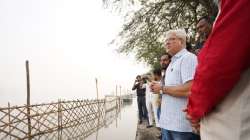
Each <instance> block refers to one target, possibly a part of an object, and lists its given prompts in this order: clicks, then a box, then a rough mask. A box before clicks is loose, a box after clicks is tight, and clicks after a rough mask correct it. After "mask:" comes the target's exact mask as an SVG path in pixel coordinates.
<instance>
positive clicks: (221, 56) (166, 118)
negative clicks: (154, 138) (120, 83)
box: [132, 0, 250, 140]
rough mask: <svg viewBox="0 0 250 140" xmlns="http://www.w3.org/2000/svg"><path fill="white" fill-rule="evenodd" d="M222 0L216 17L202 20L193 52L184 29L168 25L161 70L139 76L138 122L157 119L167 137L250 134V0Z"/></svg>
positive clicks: (220, 139) (186, 139)
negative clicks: (169, 28)
mask: <svg viewBox="0 0 250 140" xmlns="http://www.w3.org/2000/svg"><path fill="white" fill-rule="evenodd" d="M217 2H218V5H219V13H218V16H217V18H216V20H215V21H214V22H212V20H211V18H209V17H208V16H204V17H202V18H200V19H199V20H198V23H197V26H196V28H197V34H198V36H197V37H196V40H197V43H196V45H195V46H194V47H193V48H194V50H193V51H191V50H190V49H188V48H187V47H188V46H187V40H186V39H187V33H186V31H185V30H182V29H174V30H169V31H168V32H167V33H166V41H165V49H166V54H164V55H163V56H162V57H161V59H160V65H161V69H159V70H158V69H155V70H153V72H152V74H146V75H138V76H137V77H136V80H135V83H134V86H133V88H132V89H133V90H136V93H137V102H138V110H139V123H142V121H143V120H147V122H148V126H147V127H152V126H153V120H155V127H157V128H159V129H160V130H161V136H159V137H160V139H162V140H199V139H201V140H249V139H250V133H249V132H250V109H249V107H250V69H249V66H250V59H249V56H250V41H249V38H248V33H250V28H249V27H248V26H247V25H248V23H250V16H249V15H248V13H249V8H250V1H248V0H241V1H237V0H220V1H217Z"/></svg>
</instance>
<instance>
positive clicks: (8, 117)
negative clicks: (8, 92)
mask: <svg viewBox="0 0 250 140" xmlns="http://www.w3.org/2000/svg"><path fill="white" fill-rule="evenodd" d="M8 119H9V124H8V126H9V134H10V133H11V126H10V103H9V102H8ZM10 140H11V135H10Z"/></svg>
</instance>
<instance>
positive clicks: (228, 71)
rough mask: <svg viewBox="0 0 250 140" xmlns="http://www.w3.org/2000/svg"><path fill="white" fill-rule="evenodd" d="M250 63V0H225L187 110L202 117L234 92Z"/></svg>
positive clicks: (200, 60) (194, 117) (202, 52)
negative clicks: (233, 89)
mask: <svg viewBox="0 0 250 140" xmlns="http://www.w3.org/2000/svg"><path fill="white" fill-rule="evenodd" d="M249 66H250V0H221V12H220V15H219V17H218V19H217V21H216V23H215V25H214V27H213V30H212V32H211V34H210V36H209V38H208V40H207V41H206V43H205V46H204V48H203V49H202V50H201V52H200V54H199V56H198V66H197V69H196V73H195V77H194V81H193V85H192V88H191V95H190V96H189V100H188V106H187V113H188V114H189V115H190V116H191V117H192V118H193V119H200V118H201V117H203V116H205V115H206V114H207V113H209V112H210V111H211V110H212V109H213V107H215V106H216V105H217V104H218V103H220V102H221V101H222V100H223V98H224V97H225V96H226V95H227V94H228V93H230V91H231V90H232V88H233V87H234V86H235V85H236V84H237V82H238V81H239V79H240V75H241V73H242V72H243V71H244V70H245V69H247V68H248V67H249Z"/></svg>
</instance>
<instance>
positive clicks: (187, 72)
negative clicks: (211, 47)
mask: <svg viewBox="0 0 250 140" xmlns="http://www.w3.org/2000/svg"><path fill="white" fill-rule="evenodd" d="M196 66H197V57H196V56H195V55H194V54H191V53H188V54H187V55H185V56H184V58H183V59H182V62H181V79H182V83H183V84H184V83H186V82H187V81H190V80H193V79H194V73H195V68H196Z"/></svg>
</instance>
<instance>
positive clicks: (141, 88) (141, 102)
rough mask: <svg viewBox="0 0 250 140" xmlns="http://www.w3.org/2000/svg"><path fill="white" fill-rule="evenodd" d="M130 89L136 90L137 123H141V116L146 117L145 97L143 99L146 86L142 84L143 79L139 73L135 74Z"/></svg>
mask: <svg viewBox="0 0 250 140" xmlns="http://www.w3.org/2000/svg"><path fill="white" fill-rule="evenodd" d="M132 90H136V94H137V104H138V111H139V123H140V124H141V123H142V120H143V118H144V119H147V118H148V117H147V114H148V112H147V108H146V99H145V92H146V87H145V84H144V81H143V79H142V78H141V76H140V75H137V76H136V80H135V82H134V85H133V88H132Z"/></svg>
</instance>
